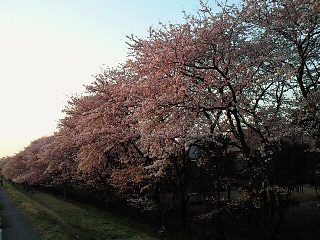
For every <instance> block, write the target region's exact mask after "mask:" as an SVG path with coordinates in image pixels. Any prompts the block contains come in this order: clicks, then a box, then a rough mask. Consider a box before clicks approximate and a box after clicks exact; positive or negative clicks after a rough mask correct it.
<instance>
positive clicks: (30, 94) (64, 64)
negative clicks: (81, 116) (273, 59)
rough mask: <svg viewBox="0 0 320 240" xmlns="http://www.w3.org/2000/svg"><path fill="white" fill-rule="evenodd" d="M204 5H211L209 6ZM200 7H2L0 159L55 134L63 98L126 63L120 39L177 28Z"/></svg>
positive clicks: (48, 0)
mask: <svg viewBox="0 0 320 240" xmlns="http://www.w3.org/2000/svg"><path fill="white" fill-rule="evenodd" d="M209 2H210V1H209ZM198 7H199V2H198V0H161V1H160V0H112V1H111V0H86V1H85V0H68V1H66V0H1V1H0V111H1V114H0V157H4V156H8V155H13V154H15V153H18V152H19V151H21V150H22V149H23V148H24V147H26V146H27V145H29V143H30V142H31V141H33V140H35V139H37V138H39V137H42V136H48V135H51V134H52V133H53V132H54V131H56V126H57V121H58V120H59V119H60V118H62V117H63V115H62V113H61V110H62V109H63V108H64V106H65V104H66V102H67V100H68V96H71V95H72V94H75V93H81V92H83V91H84V87H83V85H84V84H89V83H91V82H92V81H93V77H92V75H94V74H96V73H98V72H100V71H101V68H105V67H106V66H110V67H116V66H117V65H118V64H120V63H123V62H124V61H125V59H126V54H127V47H126V43H125V41H126V40H127V39H126V35H131V34H134V35H137V36H140V37H143V36H146V34H147V30H148V28H149V26H151V25H152V26H154V27H157V25H158V22H159V20H161V21H162V22H164V23H167V22H169V21H170V22H172V23H181V22H183V14H182V13H181V11H182V10H185V11H186V12H193V13H194V12H195V10H196V9H197V8H198Z"/></svg>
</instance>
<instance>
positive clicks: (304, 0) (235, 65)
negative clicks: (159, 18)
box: [1, 0, 320, 239]
mask: <svg viewBox="0 0 320 240" xmlns="http://www.w3.org/2000/svg"><path fill="white" fill-rule="evenodd" d="M220 8H221V10H220V12H218V13H214V11H212V9H210V7H209V5H208V4H206V3H204V2H201V8H200V9H199V10H198V12H197V14H195V15H192V14H187V13H185V22H184V23H182V24H160V25H159V27H158V28H150V29H149V36H148V37H146V38H139V37H136V36H129V37H128V45H129V52H128V57H127V60H126V61H125V62H124V63H123V64H122V65H121V66H120V67H118V68H116V69H106V70H104V71H102V72H101V73H99V74H97V75H96V76H95V80H94V82H93V83H92V84H90V85H88V86H86V91H85V92H84V93H83V94H82V95H81V96H74V97H71V98H70V99H69V102H68V105H67V106H66V108H65V109H64V110H63V111H64V113H65V117H64V118H63V119H61V120H60V121H59V126H58V130H57V132H55V133H54V134H53V135H52V136H49V137H43V138H40V139H37V140H35V141H33V142H32V143H31V144H30V145H29V146H28V147H26V148H25V149H24V150H22V151H21V152H20V153H18V154H16V155H14V156H12V157H7V158H4V159H2V161H1V171H2V174H3V175H4V176H5V177H6V178H7V179H11V180H12V181H14V182H17V183H26V184H28V185H40V186H47V187H54V188H63V189H78V190H84V191H96V192H99V193H101V194H102V195H101V196H103V197H104V198H110V197H112V198H115V199H125V201H126V202H127V203H129V204H133V205H135V206H139V207H140V208H141V209H161V206H162V205H161V197H160V193H161V192H163V191H167V192H173V193H174V197H173V198H172V202H177V206H176V208H177V209H178V210H179V214H180V219H181V223H182V225H187V224H188V221H189V220H190V218H189V217H188V210H187V208H188V201H189V199H190V188H192V191H197V192H198V193H201V198H202V200H203V201H204V202H205V203H206V206H207V208H206V211H205V212H204V213H201V214H200V218H201V219H213V220H214V221H215V223H216V224H215V225H216V229H217V236H218V238H219V239H224V232H223V229H224V227H223V223H224V220H225V219H226V216H227V215H228V214H229V215H228V216H238V215H237V213H238V209H239V208H242V209H247V213H248V214H249V213H250V212H251V213H252V212H259V214H258V216H259V217H258V219H265V218H270V217H271V218H272V221H273V222H274V223H275V224H274V225H277V224H276V223H279V222H281V218H282V217H283V208H281V207H279V208H277V209H276V210H272V209H274V208H273V206H275V205H277V206H280V205H281V204H282V202H285V200H286V199H287V194H288V189H289V188H288V187H289V186H295V185H297V184H304V183H309V184H313V185H315V186H316V185H317V178H318V172H317V169H318V167H319V164H318V162H317V160H318V158H319V146H320V145H319V143H320V139H319V132H320V121H319V120H320V111H319V107H320V91H319V87H320V2H319V1H317V0H243V1H242V2H241V5H240V4H239V5H227V4H221V5H220ZM194 152H196V153H194ZM191 185H192V186H193V187H190V186H191ZM235 187H237V189H238V190H237V191H238V193H239V194H238V196H237V197H235V198H232V199H231V198H230V196H228V197H225V196H224V195H223V194H222V193H223V192H228V193H230V191H231V189H234V188H235ZM164 189H165V190H164ZM270 209H271V210H270ZM249 215H250V214H249ZM249 215H248V216H249ZM197 217H199V216H197ZM255 217H256V216H255ZM234 218H235V217H234ZM252 218H253V216H252V214H251V215H250V217H248V218H247V220H248V219H252ZM247 220H246V221H247ZM248 221H249V220H248Z"/></svg>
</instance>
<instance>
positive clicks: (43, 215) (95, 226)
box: [4, 182, 157, 240]
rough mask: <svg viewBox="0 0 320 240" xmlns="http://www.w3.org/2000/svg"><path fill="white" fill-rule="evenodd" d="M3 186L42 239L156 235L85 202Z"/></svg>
mask: <svg viewBox="0 0 320 240" xmlns="http://www.w3.org/2000/svg"><path fill="white" fill-rule="evenodd" d="M4 189H5V191H6V192H7V194H8V195H9V197H10V199H11V201H12V202H13V203H14V204H15V205H16V206H17V207H18V208H19V209H20V210H21V211H22V212H23V213H24V214H25V215H26V216H27V217H28V219H29V220H30V222H31V223H33V224H34V226H35V227H36V228H38V229H39V231H40V232H41V233H42V235H43V237H44V239H45V240H56V239H60V240H71V239H78V240H82V239H83V240H84V239H85V240H90V239H92V240H93V239H96V240H99V239H101V240H105V239H156V236H157V233H156V231H155V230H153V229H151V228H150V227H148V226H146V225H142V224H138V223H135V222H133V221H132V220H131V221H130V220H129V219H128V218H124V217H119V216H115V215H113V214H111V213H107V212H104V211H102V210H100V209H98V208H95V207H93V206H90V205H87V204H82V203H78V202H74V201H71V200H65V199H61V198H59V197H57V196H54V195H52V194H48V193H45V192H42V191H36V192H34V193H31V192H26V191H24V190H23V189H21V188H20V187H19V186H17V185H12V184H11V183H8V182H6V183H5V184H4Z"/></svg>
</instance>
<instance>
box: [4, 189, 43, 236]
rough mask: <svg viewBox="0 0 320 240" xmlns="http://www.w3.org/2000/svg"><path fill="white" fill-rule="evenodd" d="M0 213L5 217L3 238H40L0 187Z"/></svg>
mask: <svg viewBox="0 0 320 240" xmlns="http://www.w3.org/2000/svg"><path fill="white" fill-rule="evenodd" d="M0 214H1V215H2V216H3V217H4V218H5V220H4V227H3V237H2V239H3V240H42V238H41V236H40V234H39V233H38V232H37V231H36V230H35V229H34V228H33V226H32V225H31V223H30V222H29V221H28V220H27V218H26V217H25V216H24V215H23V214H22V213H21V212H20V211H19V210H18V209H17V208H16V207H15V206H14V205H13V204H12V203H11V201H10V200H9V198H8V195H7V193H6V192H5V191H4V190H3V188H2V187H0ZM0 239H1V236H0Z"/></svg>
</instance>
